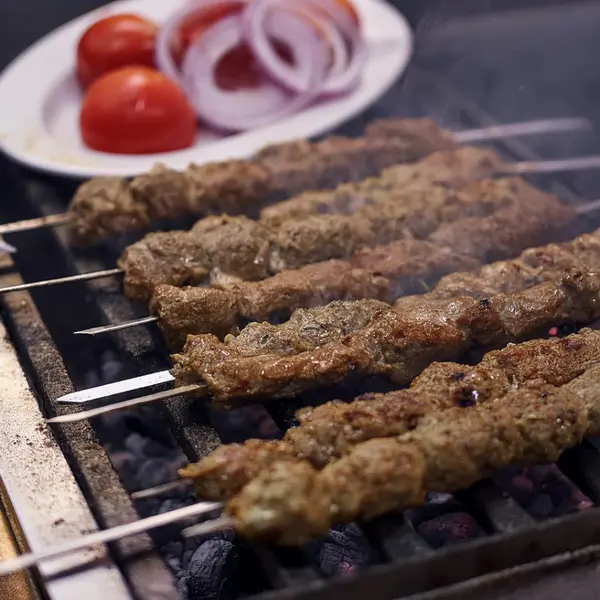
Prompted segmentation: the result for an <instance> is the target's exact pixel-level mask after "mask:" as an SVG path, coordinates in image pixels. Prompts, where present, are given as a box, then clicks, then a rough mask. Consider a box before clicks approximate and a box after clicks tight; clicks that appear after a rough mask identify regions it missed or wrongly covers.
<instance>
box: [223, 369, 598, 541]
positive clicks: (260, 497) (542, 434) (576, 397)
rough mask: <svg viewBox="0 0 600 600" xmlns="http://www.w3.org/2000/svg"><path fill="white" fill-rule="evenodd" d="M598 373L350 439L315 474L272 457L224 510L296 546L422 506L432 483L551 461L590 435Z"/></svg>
mask: <svg viewBox="0 0 600 600" xmlns="http://www.w3.org/2000/svg"><path fill="white" fill-rule="evenodd" d="M597 377H598V372H597V369H596V372H594V373H593V374H590V373H585V374H583V375H581V376H580V377H579V378H578V379H576V380H574V381H573V382H572V383H571V384H568V385H565V386H563V387H554V386H552V385H551V384H548V383H546V382H544V381H539V380H530V381H528V382H526V383H524V384H523V385H522V386H520V387H519V388H517V389H514V390H511V391H509V392H508V393H507V394H506V395H505V396H504V398H502V399H494V400H491V401H489V402H487V403H484V404H481V405H478V406H475V407H472V408H450V409H448V410H446V411H444V412H441V413H433V414H431V415H429V416H427V417H425V418H424V419H423V420H422V421H421V422H420V424H419V425H418V427H417V428H416V429H414V430H413V431H411V432H408V433H406V434H403V435H401V436H399V437H388V438H379V439H372V440H369V441H366V442H362V443H360V444H357V445H356V446H355V447H353V448H352V450H351V451H350V452H349V453H348V454H346V455H345V456H344V457H342V458H340V459H339V460H336V461H333V462H331V463H329V464H328V465H327V466H326V467H325V468H324V469H322V470H320V471H319V470H317V469H315V468H314V467H312V466H311V465H310V463H308V461H303V460H301V459H298V460H297V462H296V463H289V462H288V461H284V462H275V463H273V464H272V466H271V468H269V469H267V470H264V471H262V472H261V473H260V474H259V475H258V477H256V478H255V479H253V480H252V481H251V482H250V483H248V484H247V485H246V486H245V487H244V488H243V489H242V490H241V491H240V492H239V493H238V494H237V495H235V496H234V497H233V498H232V499H231V500H229V502H228V503H227V512H228V513H229V514H230V515H231V516H232V517H233V518H234V519H235V523H236V529H237V530H238V531H239V532H240V533H241V534H242V535H244V536H246V537H249V538H258V539H269V540H273V541H275V542H277V543H280V544H299V543H303V542H305V541H306V540H308V539H310V538H311V537H313V536H316V535H322V534H323V533H325V532H326V531H327V529H328V528H329V527H330V526H331V525H332V524H334V523H345V522H349V521H353V520H355V519H370V518H373V517H375V516H378V515H381V514H385V513H386V512H389V511H390V510H393V509H404V508H408V507H411V506H416V505H419V504H421V503H422V502H423V500H424V497H425V492H426V491H429V490H435V491H456V490H459V489H463V488H466V487H468V486H470V485H472V484H473V483H475V482H476V481H478V480H480V479H483V478H484V477H486V476H488V475H489V474H490V473H491V472H493V471H494V470H497V469H500V468H503V467H507V466H509V465H511V464H536V463H540V462H552V461H555V460H556V459H557V458H558V457H559V456H560V454H561V453H562V451H563V450H565V449H566V448H569V447H571V446H574V445H575V444H578V443H579V442H581V440H582V439H583V437H584V435H586V434H590V435H592V434H594V433H597V432H596V431H595V430H594V429H593V425H592V423H593V421H592V419H590V414H591V413H592V412H595V411H597V406H598V403H599V402H600V397H599V394H598V389H597ZM591 379H593V380H595V381H594V384H593V385H594V388H593V390H592V388H591V387H590V384H591V381H590V380H591ZM583 390H585V391H583ZM294 482H297V487H293V486H294Z"/></svg>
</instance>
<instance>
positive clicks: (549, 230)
mask: <svg viewBox="0 0 600 600" xmlns="http://www.w3.org/2000/svg"><path fill="white" fill-rule="evenodd" d="M574 217H575V213H574V211H573V209H572V208H570V207H567V206H566V205H564V204H562V203H561V202H560V201H559V200H558V199H557V198H555V197H554V196H551V195H549V194H546V193H544V192H541V191H539V190H536V189H535V188H533V187H531V186H530V185H529V184H527V183H526V182H525V181H524V180H522V179H518V178H508V179H499V180H484V181H481V182H475V183H472V184H470V185H468V186H466V187H465V188H461V189H460V190H450V189H447V188H443V187H440V186H437V187H436V186H434V187H431V188H430V189H429V190H428V191H419V192H416V193H414V194H411V193H407V194H406V195H403V192H401V193H400V196H398V197H390V196H389V195H388V194H384V195H383V197H382V199H381V201H380V202H377V203H376V204H373V205H368V206H365V207H363V208H361V209H359V210H358V211H356V212H355V213H353V214H352V215H349V216H343V215H321V216H311V217H308V218H306V219H300V220H298V221H296V220H292V221H286V222H285V223H283V224H282V225H280V226H279V227H277V228H270V227H269V226H268V225H266V224H264V223H262V222H261V221H251V220H249V219H247V218H246V217H211V218H209V219H205V220H204V221H200V222H199V223H197V224H196V226H195V227H194V228H193V229H192V230H191V231H189V232H181V231H179V232H169V233H155V234H149V235H148V236H146V237H145V238H143V239H142V240H140V241H139V242H137V243H135V244H133V245H131V246H129V248H127V250H126V251H125V252H124V253H123V255H122V256H121V258H120V259H119V261H118V265H119V267H120V268H122V269H123V270H124V271H125V280H124V286H125V292H126V294H127V295H128V296H129V297H131V298H134V299H138V300H148V299H149V298H150V297H151V295H152V292H153V291H154V288H155V287H156V286H157V285H159V284H170V285H178V286H179V285H184V284H193V283H200V282H201V281H203V280H204V279H205V278H206V276H207V274H208V273H211V272H213V271H214V270H215V269H218V270H219V271H220V272H225V273H227V274H229V275H234V276H237V277H240V278H242V279H246V280H248V279H254V280H256V279H264V278H265V277H267V276H268V275H269V274H274V273H278V272H282V271H285V270H289V269H295V268H299V267H302V266H304V265H306V264H310V263H317V262H320V261H324V260H328V259H334V258H348V257H350V256H352V255H353V254H354V253H355V252H356V251H357V250H359V249H360V248H362V247H365V246H367V247H373V246H377V245H378V244H382V243H383V244H385V243H391V242H394V241H398V240H413V239H424V238H428V240H429V241H430V242H431V243H433V244H434V245H435V246H437V247H444V248H451V249H452V251H453V252H454V253H455V254H458V255H459V256H464V257H466V258H468V257H473V256H475V257H482V256H483V257H484V258H485V259H486V260H493V259H498V258H505V257H506V256H510V255H511V254H514V253H515V250H514V249H515V248H517V249H518V250H517V252H518V251H520V250H521V249H522V248H524V247H527V245H531V244H532V243H534V244H535V243H542V242H544V241H547V239H548V236H552V235H556V234H557V233H558V232H562V235H564V228H565V226H568V224H569V223H571V222H572V221H573V219H574ZM219 219H222V221H223V222H222V225H221V226H219V225H218V223H217V222H218V220H219ZM457 223H460V225H456V224H457ZM457 228H460V232H459V231H457ZM457 235H459V236H460V237H459V238H457ZM178 239H179V240H181V245H180V246H179V247H178V244H177V240H178ZM163 240H166V241H167V242H168V243H163ZM171 264H173V265H175V266H174V267H173V270H174V275H173V276H170V275H169V269H170V265H171ZM356 266H360V264H357V265H356Z"/></svg>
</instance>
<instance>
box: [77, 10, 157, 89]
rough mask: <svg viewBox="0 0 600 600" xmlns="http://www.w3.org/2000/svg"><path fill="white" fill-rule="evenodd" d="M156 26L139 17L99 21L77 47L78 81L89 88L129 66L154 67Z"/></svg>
mask: <svg viewBox="0 0 600 600" xmlns="http://www.w3.org/2000/svg"><path fill="white" fill-rule="evenodd" d="M157 32H158V28H157V26H156V25H155V24H154V23H152V22H151V21H148V20H147V19H144V18H142V17H139V16H137V15H132V14H121V15H111V16H110V17H106V18H104V19H100V20H99V21H96V23H94V24H93V25H92V26H91V27H89V28H88V29H87V30H86V31H85V32H84V34H83V35H82V36H81V38H80V39H79V43H78V45H77V78H78V80H79V83H80V84H81V85H82V87H83V88H87V87H88V86H89V85H90V84H91V83H92V82H93V81H95V80H96V79H98V77H100V76H101V75H104V74H105V73H108V72H109V71H114V70H115V69H119V68H121V67H126V66H133V65H138V66H146V67H153V66H154V50H155V45H156V34H157Z"/></svg>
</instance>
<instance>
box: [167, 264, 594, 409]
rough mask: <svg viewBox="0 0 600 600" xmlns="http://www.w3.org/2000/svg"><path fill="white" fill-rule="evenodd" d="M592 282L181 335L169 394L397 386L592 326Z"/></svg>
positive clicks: (327, 311) (577, 274) (219, 397)
mask: <svg viewBox="0 0 600 600" xmlns="http://www.w3.org/2000/svg"><path fill="white" fill-rule="evenodd" d="M599 292H600V275H599V274H597V273H585V272H581V271H578V270H573V269H569V270H568V271H567V272H565V274H564V275H563V277H562V278H560V279H559V280H557V281H547V282H544V283H541V284H539V285H536V286H534V287H531V288H528V289H525V290H522V291H519V292H512V293H508V294H504V293H500V294H496V295H493V296H489V297H484V298H480V299H478V298H472V297H469V296H460V297H455V298H450V299H442V300H434V301H429V302H413V303H412V304H410V305H407V306H406V307H405V308H403V309H402V310H395V309H394V308H393V307H391V306H390V305H388V304H385V303H382V302H380V301H377V300H358V301H354V302H344V301H335V302H332V303H331V304H328V305H327V306H325V307H319V308H314V309H300V310H298V311H296V312H295V313H294V314H293V315H292V317H291V319H290V320H289V321H287V322H285V323H283V324H282V325H271V324H269V323H250V324H249V325H248V326H247V327H245V328H244V329H243V330H242V331H241V332H240V334H239V335H237V336H233V335H230V336H227V337H226V338H225V341H224V342H221V341H220V340H219V339H218V338H217V337H216V336H215V335H213V334H200V335H195V336H189V337H188V340H187V342H186V344H185V346H184V348H183V351H182V352H181V353H179V354H174V355H172V359H173V362H174V369H173V375H174V377H175V379H176V385H190V384H200V385H199V388H200V390H199V393H203V394H204V393H206V392H208V393H210V396H211V398H212V401H213V402H214V403H215V404H216V405H217V406H218V407H221V408H230V407H233V406H236V405H239V404H240V403H246V402H249V401H257V400H258V401H263V400H267V399H269V400H275V399H281V398H290V397H294V396H297V395H299V394H301V393H303V392H305V391H307V390H310V389H314V388H316V387H322V386H327V385H335V384H339V383H341V382H343V381H345V380H347V378H348V377H349V376H351V375H352V376H372V375H376V376H383V377H385V378H387V379H388V380H389V381H391V382H393V383H396V384H400V385H404V384H407V383H409V382H410V381H411V380H412V379H413V378H414V377H416V376H417V375H418V374H419V373H420V372H421V371H422V370H423V369H424V368H425V367H427V366H428V365H429V364H430V363H431V362H433V361H435V360H455V359H457V358H459V357H460V356H461V355H463V354H464V353H465V352H466V351H468V350H470V349H472V348H479V347H483V348H493V347H501V346H504V345H505V344H507V343H509V342H514V341H518V340H523V339H527V338H529V337H534V336H536V335H538V334H540V333H543V332H545V331H547V329H549V328H550V327H552V326H554V325H559V324H562V323H580V324H585V323H590V322H591V321H592V320H594V319H596V318H598V317H600V303H599V298H600V296H599Z"/></svg>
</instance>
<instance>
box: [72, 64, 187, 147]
mask: <svg viewBox="0 0 600 600" xmlns="http://www.w3.org/2000/svg"><path fill="white" fill-rule="evenodd" d="M79 124H80V129H81V136H82V139H83V142H84V143H85V144H86V146H88V147H89V148H92V149H93V150H99V151H101V152H110V153H114V154H151V153H156V152H170V151H173V150H180V149H182V148H187V147H188V146H191V145H192V144H193V142H194V139H195V136H196V130H197V127H196V116H195V114H194V111H193V109H192V107H191V106H190V104H189V102H188V100H187V98H186V97H185V95H184V93H183V92H182V91H181V89H180V88H179V87H178V86H177V85H176V84H175V83H173V82H172V81H171V80H170V79H169V78H167V77H165V76H164V75H163V74H162V73H160V72H159V71H156V70H154V69H149V68H148V67H123V68H121V69H118V70H116V71H111V72H110V73H107V74H106V75H104V76H102V77H100V78H99V79H97V80H96V81H95V82H94V83H93V84H92V85H91V86H90V88H89V89H88V91H87V93H86V95H85V97H84V99H83V104H82V106H81V113H80V117H79Z"/></svg>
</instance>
